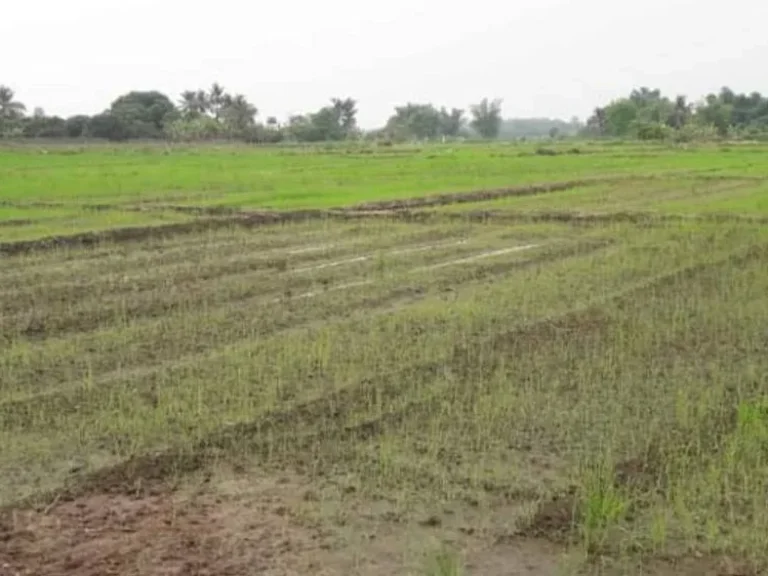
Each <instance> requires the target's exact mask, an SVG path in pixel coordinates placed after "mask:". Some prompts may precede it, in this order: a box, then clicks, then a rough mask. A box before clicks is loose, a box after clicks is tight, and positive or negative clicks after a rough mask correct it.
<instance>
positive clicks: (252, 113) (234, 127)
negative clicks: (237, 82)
mask: <svg viewBox="0 0 768 576" xmlns="http://www.w3.org/2000/svg"><path fill="white" fill-rule="evenodd" d="M258 112H259V111H258V109H257V108H256V106H254V105H253V104H251V103H250V102H248V100H247V99H246V97H245V96H243V95H242V94H237V95H236V96H234V97H230V98H226V99H225V106H224V107H223V108H222V109H221V111H220V115H221V119H222V120H223V121H224V124H225V126H226V127H227V129H228V131H229V132H230V133H235V134H238V133H243V132H244V131H245V130H247V129H248V128H251V127H253V126H254V125H255V124H256V114H258Z"/></svg>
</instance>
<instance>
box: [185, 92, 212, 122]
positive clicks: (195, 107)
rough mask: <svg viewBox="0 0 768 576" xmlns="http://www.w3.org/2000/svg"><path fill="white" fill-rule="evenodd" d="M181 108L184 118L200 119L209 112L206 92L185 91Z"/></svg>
mask: <svg viewBox="0 0 768 576" xmlns="http://www.w3.org/2000/svg"><path fill="white" fill-rule="evenodd" d="M179 108H180V109H181V113H182V115H183V116H184V118H187V119H192V118H199V117H200V116H203V115H204V114H206V113H207V112H208V95H207V94H206V93H205V91H204V90H185V91H184V92H182V93H181V99H180V100H179Z"/></svg>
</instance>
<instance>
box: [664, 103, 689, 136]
mask: <svg viewBox="0 0 768 576" xmlns="http://www.w3.org/2000/svg"><path fill="white" fill-rule="evenodd" d="M692 113H693V106H691V104H689V103H688V99H687V98H686V97H685V96H683V95H679V96H677V97H676V98H675V106H674V109H673V110H672V113H671V114H670V116H669V119H668V120H667V124H668V125H669V126H671V127H672V128H675V129H676V130H679V129H680V128H682V127H683V126H685V125H686V124H688V122H689V121H690V119H691V115H692Z"/></svg>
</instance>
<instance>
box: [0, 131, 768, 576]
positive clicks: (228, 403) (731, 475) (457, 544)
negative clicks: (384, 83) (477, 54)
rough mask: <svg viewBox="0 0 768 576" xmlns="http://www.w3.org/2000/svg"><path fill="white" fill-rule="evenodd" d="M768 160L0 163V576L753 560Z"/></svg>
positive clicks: (767, 556)
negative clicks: (14, 575) (10, 575)
mask: <svg viewBox="0 0 768 576" xmlns="http://www.w3.org/2000/svg"><path fill="white" fill-rule="evenodd" d="M767 225H768V147H760V146H758V145H750V144H741V145H737V144H732V145H712V146H695V147H688V148H680V147H666V146H664V147H662V146H648V145H642V146H641V145H634V144H624V145H606V144H591V143H578V144H574V143H568V144H565V143H559V144H552V145H550V146H548V149H547V150H545V151H542V150H541V149H539V150H537V149H536V148H535V147H534V146H532V145H511V144H510V145H502V144H497V145H493V146H490V145H484V146H479V145H468V144H467V145H456V146H427V147H416V146H412V147H391V148H390V147H387V148H376V147H364V146H360V147H345V148H274V149H255V148H245V147H234V146H233V147H228V146H220V147H208V148H202V147H199V148H192V147H190V148H186V147H179V148H166V147H162V146H149V145H147V146H139V147H129V146H123V147H106V146H84V147H75V146H49V147H47V148H42V147H40V146H23V147H21V146H16V147H10V146H6V147H4V148H0V574H2V575H5V574H6V573H7V574H25V575H27V574H29V575H32V574H34V575H38V574H45V575H63V574H84V575H93V576H95V575H97V574H99V575H100V574H119V575H128V574H130V575H134V574H136V575H138V574H141V575H144V574H151V575H170V574H179V575H181V574H184V575H187V574H196V575H211V576H213V575H233V576H237V575H244V574H280V575H287V574H334V575H335V574H373V575H394V574H398V575H399V574H414V575H432V576H438V575H440V576H448V575H454V576H455V575H459V574H465V575H470V574H471V575H478V576H482V575H488V576H499V575H502V574H505V575H506V574H510V575H527V576H544V575H560V574H574V575H576V574H584V575H593V574H594V575H596V574H601V575H603V574H605V575H613V574H616V575H623V574H638V575H639V574H648V575H656V576H666V575H672V574H683V575H691V576H692V575H699V574H704V575H712V576H714V575H722V576H739V575H757V574H763V573H766V570H767V569H768V226H767Z"/></svg>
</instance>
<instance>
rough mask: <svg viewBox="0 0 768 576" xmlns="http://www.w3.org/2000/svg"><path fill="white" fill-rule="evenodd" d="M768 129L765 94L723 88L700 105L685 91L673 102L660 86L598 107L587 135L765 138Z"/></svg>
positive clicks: (590, 121) (652, 137) (641, 89)
mask: <svg viewBox="0 0 768 576" xmlns="http://www.w3.org/2000/svg"><path fill="white" fill-rule="evenodd" d="M651 126H654V128H652V129H651ZM661 126H664V127H666V128H668V129H662V128H661ZM692 126H695V127H692ZM766 130H768V98H764V97H763V96H762V95H761V94H760V93H759V92H752V93H751V94H748V95H747V94H736V93H735V92H733V90H731V89H729V88H723V89H722V90H721V91H720V93H719V94H709V95H708V96H707V97H706V98H705V99H704V100H703V101H702V102H700V103H699V104H698V105H696V106H694V105H692V104H691V103H689V102H688V99H687V98H686V97H685V96H683V95H679V96H677V97H676V98H675V99H674V100H671V99H669V98H667V97H666V96H663V95H662V94H661V92H660V91H659V90H650V89H648V88H645V87H644V88H640V89H636V90H633V91H632V93H631V94H630V95H629V96H628V97H627V98H620V99H618V100H614V101H613V102H610V103H609V104H608V105H606V106H604V107H600V108H597V109H595V111H594V113H593V114H592V116H591V117H590V118H589V119H588V120H587V125H586V127H585V130H584V134H585V135H589V136H609V137H614V138H640V139H661V138H672V139H673V140H675V141H678V142H689V141H691V140H694V139H711V138H714V137H720V138H722V137H726V136H728V137H734V136H742V137H750V138H753V139H759V138H760V136H761V134H763V133H765V132H766ZM747 135H749V136H747Z"/></svg>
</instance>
